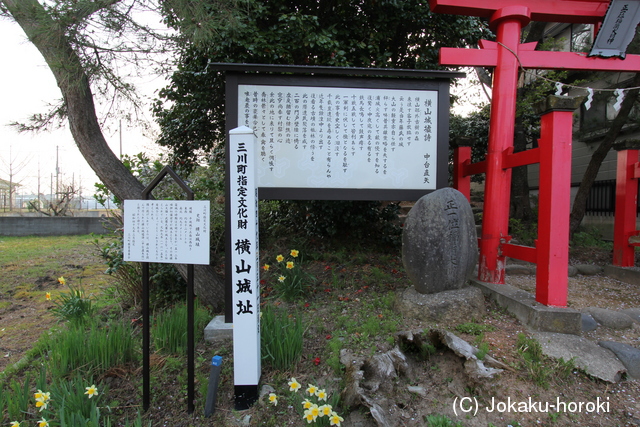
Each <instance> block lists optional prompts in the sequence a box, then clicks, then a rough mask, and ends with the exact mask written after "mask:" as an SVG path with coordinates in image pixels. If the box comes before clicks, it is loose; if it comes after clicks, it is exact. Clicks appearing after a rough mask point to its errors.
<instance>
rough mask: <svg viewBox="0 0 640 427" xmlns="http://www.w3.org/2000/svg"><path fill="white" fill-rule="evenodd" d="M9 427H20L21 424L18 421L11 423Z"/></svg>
mask: <svg viewBox="0 0 640 427" xmlns="http://www.w3.org/2000/svg"><path fill="white" fill-rule="evenodd" d="M9 427H20V423H19V422H18V421H11V422H10V423H9Z"/></svg>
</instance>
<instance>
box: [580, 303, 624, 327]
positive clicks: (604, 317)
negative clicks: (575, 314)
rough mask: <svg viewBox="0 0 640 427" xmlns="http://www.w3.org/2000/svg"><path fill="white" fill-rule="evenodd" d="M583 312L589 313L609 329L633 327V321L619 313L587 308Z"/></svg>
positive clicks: (604, 309)
mask: <svg viewBox="0 0 640 427" xmlns="http://www.w3.org/2000/svg"><path fill="white" fill-rule="evenodd" d="M582 312H583V313H589V314H590V315H591V316H593V318H594V319H596V322H598V323H600V324H601V325H602V326H605V327H607V328H611V329H630V328H631V327H632V326H633V319H632V318H631V317H629V316H627V315H626V314H624V313H622V312H619V311H614V310H608V309H606V308H599V307H587V308H585V309H583V310H582Z"/></svg>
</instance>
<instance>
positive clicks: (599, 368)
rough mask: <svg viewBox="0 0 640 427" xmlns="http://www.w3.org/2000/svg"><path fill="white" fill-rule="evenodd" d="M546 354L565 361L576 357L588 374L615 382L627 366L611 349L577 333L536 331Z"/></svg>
mask: <svg viewBox="0 0 640 427" xmlns="http://www.w3.org/2000/svg"><path fill="white" fill-rule="evenodd" d="M533 335H534V337H535V338H536V339H537V340H538V342H539V343H540V346H541V347H542V351H543V353H544V354H545V355H547V356H549V357H552V358H554V359H560V358H562V359H563V360H565V361H569V360H571V359H574V362H575V364H576V366H577V367H578V368H580V369H582V370H584V371H585V372H586V373H587V374H589V375H592V376H594V377H596V378H600V379H601V380H604V381H608V382H611V383H615V382H618V381H620V379H621V378H622V374H623V373H625V372H626V368H625V367H624V365H623V364H622V362H620V360H618V358H617V357H616V356H615V355H614V354H613V353H612V352H611V351H609V350H607V349H604V348H602V347H600V346H598V345H597V344H596V343H594V342H592V341H589V340H588V339H586V338H582V337H579V336H576V335H569V334H558V333H553V332H534V334H533Z"/></svg>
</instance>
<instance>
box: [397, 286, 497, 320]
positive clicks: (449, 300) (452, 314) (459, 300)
mask: <svg viewBox="0 0 640 427" xmlns="http://www.w3.org/2000/svg"><path fill="white" fill-rule="evenodd" d="M396 309H397V310H398V311H399V312H400V314H402V315H403V316H404V317H405V318H408V319H413V320H419V321H424V322H429V323H434V322H436V323H450V324H460V323H466V322H471V321H472V320H480V319H482V318H483V317H484V314H485V306H484V297H483V296H482V292H481V291H480V290H479V289H477V288H474V287H466V288H462V289H455V290H452V291H444V292H437V293H435V294H421V293H419V292H418V291H416V289H415V288H414V287H413V286H412V287H410V288H409V289H407V290H406V291H404V292H403V293H402V294H401V295H399V296H398V299H397V301H396Z"/></svg>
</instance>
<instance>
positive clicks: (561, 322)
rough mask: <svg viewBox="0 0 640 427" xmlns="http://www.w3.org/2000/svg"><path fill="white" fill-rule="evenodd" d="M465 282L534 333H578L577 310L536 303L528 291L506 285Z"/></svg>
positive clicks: (580, 329)
mask: <svg viewBox="0 0 640 427" xmlns="http://www.w3.org/2000/svg"><path fill="white" fill-rule="evenodd" d="M469 283H471V285H473V286H476V287H477V288H478V289H480V290H481V291H482V293H483V294H484V295H485V296H488V297H489V298H491V299H492V300H494V301H495V302H496V303H498V305H500V306H501V307H504V308H505V309H506V310H507V311H509V312H510V313H512V314H513V315H514V316H516V317H517V318H518V320H519V321H521V322H522V323H524V324H525V325H527V326H529V327H530V328H532V329H533V330H535V331H546V332H559V333H563V334H575V335H580V333H581V332H582V323H581V316H580V312H579V311H576V310H574V309H572V308H567V307H551V306H546V305H543V304H540V303H539V302H537V301H536V299H535V297H534V296H533V295H531V294H530V293H529V292H525V291H523V290H522V289H518V288H516V287H513V286H510V285H496V284H494V283H486V282H481V281H479V280H477V279H471V280H470V281H469Z"/></svg>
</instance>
